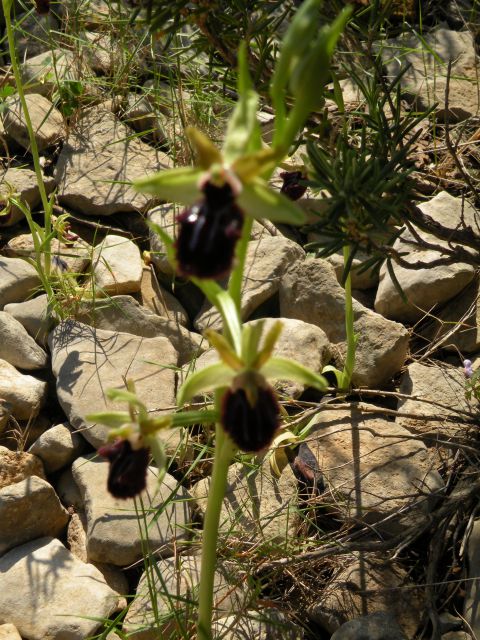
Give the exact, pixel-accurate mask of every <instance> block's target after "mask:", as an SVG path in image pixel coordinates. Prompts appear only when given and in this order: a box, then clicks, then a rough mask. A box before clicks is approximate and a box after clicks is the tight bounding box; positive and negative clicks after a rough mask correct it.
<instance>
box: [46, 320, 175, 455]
mask: <svg viewBox="0 0 480 640" xmlns="http://www.w3.org/2000/svg"><path fill="white" fill-rule="evenodd" d="M49 344H50V349H51V355H52V371H53V374H54V376H55V377H56V379H57V396H58V400H59V402H60V405H61V406H62V408H63V410H64V411H65V414H66V415H67V418H68V421H69V422H70V424H71V425H72V427H73V428H74V429H75V430H78V431H80V432H81V433H82V435H83V436H84V437H85V438H86V439H87V440H88V441H89V442H90V443H91V444H92V445H93V446H94V447H99V446H101V445H102V444H105V442H106V441H107V438H108V432H109V429H108V427H105V426H103V425H100V424H94V423H92V422H91V421H88V420H87V418H86V416H87V415H88V414H90V413H97V412H99V411H107V410H108V409H114V410H116V411H118V410H123V409H124V408H125V407H122V406H120V405H119V403H118V402H112V401H111V400H109V399H108V398H107V397H106V395H105V392H106V390H107V389H111V388H116V389H124V388H125V380H126V379H129V380H132V381H133V382H134V384H135V389H136V392H137V394H138V397H139V398H141V400H142V402H143V403H144V404H145V405H146V407H147V410H149V411H150V415H152V416H155V415H160V414H161V413H162V410H165V409H168V410H170V408H171V407H172V406H174V405H175V373H174V371H173V370H172V368H171V367H172V366H175V365H176V364H177V352H176V351H175V349H174V348H173V346H172V345H171V343H170V342H169V340H167V339H166V338H141V337H139V336H134V335H130V334H128V333H117V332H114V331H104V330H101V329H94V328H93V327H89V326H87V325H85V324H82V323H80V322H75V321H65V322H62V323H60V324H59V325H58V326H57V327H56V328H55V329H54V330H53V331H52V333H51V334H50V337H49Z"/></svg>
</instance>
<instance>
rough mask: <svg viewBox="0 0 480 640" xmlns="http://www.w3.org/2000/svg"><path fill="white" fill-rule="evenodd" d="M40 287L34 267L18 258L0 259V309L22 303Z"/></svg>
mask: <svg viewBox="0 0 480 640" xmlns="http://www.w3.org/2000/svg"><path fill="white" fill-rule="evenodd" d="M39 285H40V278H39V277H38V274H37V272H36V271H35V269H34V267H32V265H31V264H28V262H25V260H21V259H20V258H3V257H0V309H3V307H4V306H5V305H6V304H8V303H9V302H23V301H24V300H26V299H27V298H28V297H29V296H30V295H32V293H33V292H34V290H35V289H36V288H37V287H38V286H39Z"/></svg>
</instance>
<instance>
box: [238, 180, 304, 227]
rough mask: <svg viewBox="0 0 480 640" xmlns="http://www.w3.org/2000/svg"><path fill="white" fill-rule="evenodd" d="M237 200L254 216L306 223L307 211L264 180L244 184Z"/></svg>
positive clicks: (278, 220) (274, 220) (285, 221)
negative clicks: (274, 189) (271, 187)
mask: <svg viewBox="0 0 480 640" xmlns="http://www.w3.org/2000/svg"><path fill="white" fill-rule="evenodd" d="M237 202H238V204H239V206H240V207H242V208H243V209H244V210H245V211H246V213H248V214H249V215H251V216H253V217H254V218H257V219H261V218H267V219H268V220H271V221H272V222H282V223H284V224H304V223H305V221H306V215H305V212H304V211H302V209H300V207H298V206H297V205H296V204H295V203H294V202H292V200H289V199H288V198H287V197H286V196H284V195H283V194H281V193H280V192H278V191H273V189H270V187H268V185H267V184H266V183H265V182H264V181H263V180H262V181H260V180H255V181H254V182H251V183H249V184H245V185H243V189H242V192H241V193H240V195H239V196H238V198H237Z"/></svg>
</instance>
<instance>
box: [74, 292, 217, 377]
mask: <svg viewBox="0 0 480 640" xmlns="http://www.w3.org/2000/svg"><path fill="white" fill-rule="evenodd" d="M75 317H76V319H77V320H78V321H79V322H84V323H85V324H89V325H91V326H93V327H96V328H97V329H106V330H107V331H121V332H123V333H131V334H132V335H135V336H141V337H144V338H155V337H164V338H168V340H170V342H171V343H172V345H173V347H174V348H175V350H176V351H177V352H178V364H179V365H182V364H184V363H185V362H187V361H189V360H190V359H191V358H192V357H193V356H195V355H196V354H197V353H201V352H202V351H203V350H204V349H205V348H206V345H205V341H204V340H202V338H201V336H199V335H198V334H197V333H192V332H191V331H188V330H187V329H185V328H184V327H182V326H179V325H178V324H177V323H176V322H175V321H172V320H167V319H166V318H161V317H160V316H158V315H156V314H155V313H152V312H151V311H149V310H148V309H145V308H144V307H141V306H140V305H139V303H138V302H137V301H136V300H134V298H132V296H112V298H110V299H109V300H96V301H94V302H93V301H92V303H91V304H89V303H87V302H85V303H81V304H80V305H79V309H78V311H77V313H76V314H75Z"/></svg>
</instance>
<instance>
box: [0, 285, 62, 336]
mask: <svg viewBox="0 0 480 640" xmlns="http://www.w3.org/2000/svg"><path fill="white" fill-rule="evenodd" d="M3 309H4V311H6V312H7V313H9V314H10V315H11V316H12V317H13V318H15V320H17V321H18V322H20V324H21V325H22V326H23V327H25V329H26V330H27V331H28V333H29V334H30V335H31V336H32V338H33V339H34V340H35V341H36V342H38V344H40V345H42V346H46V344H47V338H48V334H49V332H50V330H51V329H52V327H53V325H54V322H55V321H54V320H53V318H52V317H51V316H49V313H48V297H47V294H43V295H40V296H37V297H36V298H31V299H30V300H25V302H11V303H10V304H6V305H5V306H4V308H3Z"/></svg>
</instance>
